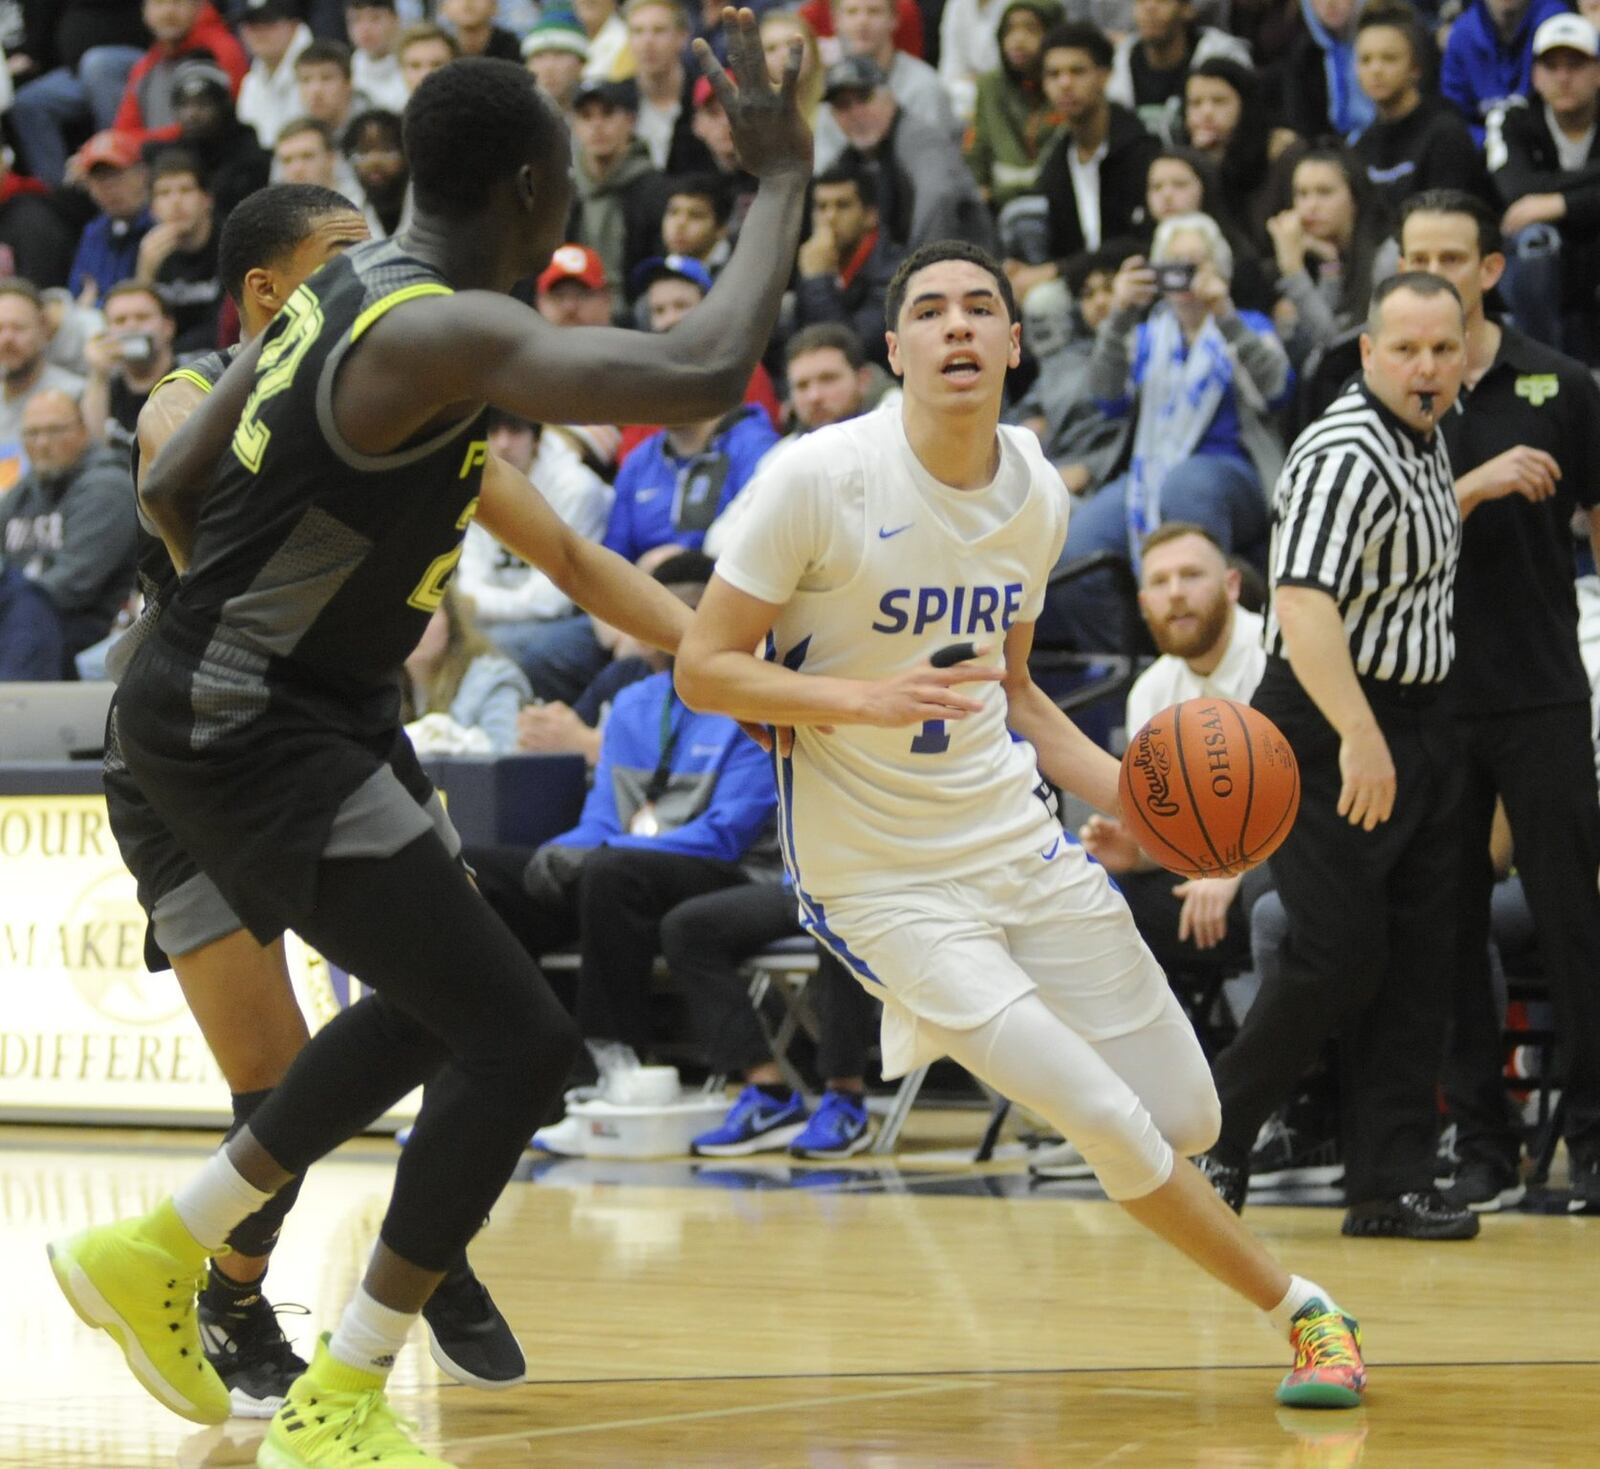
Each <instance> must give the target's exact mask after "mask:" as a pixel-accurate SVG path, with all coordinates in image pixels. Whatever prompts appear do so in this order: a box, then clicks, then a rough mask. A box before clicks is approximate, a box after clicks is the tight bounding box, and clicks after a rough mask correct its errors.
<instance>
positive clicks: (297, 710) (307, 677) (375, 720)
mask: <svg viewBox="0 0 1600 1469" xmlns="http://www.w3.org/2000/svg"><path fill="white" fill-rule="evenodd" d="M450 290H451V287H450V285H449V284H448V282H446V281H445V280H444V279H443V278H442V277H441V276H440V275H439V273H438V272H437V271H436V270H434V269H433V268H432V267H431V266H429V265H427V264H425V263H424V262H422V261H420V260H417V259H415V258H414V257H411V256H409V255H407V254H406V253H405V251H404V250H403V249H402V248H401V246H400V245H399V244H398V243H397V242H395V241H392V240H386V241H378V242H374V243H371V244H367V245H363V246H359V247H358V248H356V249H354V250H352V251H350V252H349V253H347V254H345V255H343V256H341V257H339V258H338V259H336V260H334V261H331V262H330V263H329V264H328V265H327V266H325V267H324V268H323V269H322V270H320V271H318V272H317V274H316V275H314V276H313V277H312V278H311V280H310V281H309V282H307V283H306V284H305V285H303V286H301V288H300V289H299V290H298V291H297V292H295V294H294V295H293V296H292V297H291V298H290V299H289V301H288V302H287V303H286V304H285V306H284V308H283V310H282V311H281V312H280V313H279V314H278V316H277V317H276V318H275V319H274V321H273V323H272V325H271V326H270V327H268V329H267V331H266V333H265V338H264V342H263V346H262V352H261V356H260V359H259V362H258V364H257V367H256V377H255V385H254V388H253V391H252V393H251V395H250V398H249V400H248V401H247V403H246V405H245V409H244V412H243V414H242V415H241V417H240V421H239V424H238V427H237V430H236V432H235V434H234V437H233V442H232V445H231V448H230V449H229V451H228V452H227V453H226V454H225V455H224V457H223V462H222V464H221V465H220V466H219V468H218V471H217V478H216V480H215V482H214V485H213V487H212V490H211V493H210V495H209V497H208V498H207V500H206V502H205V504H204V507H203V508H202V510H201V513H200V521H199V524H198V526H197V528H196V534H195V541H194V553H193V556H192V559H191V561H190V565H189V569H188V571H187V572H186V573H185V575H184V577H183V579H182V580H181V581H180V582H179V583H178V584H177V587H176V589H175V591H174V592H173V593H172V594H171V595H170V597H168V598H167V599H166V605H165V608H164V610H163V612H162V614H161V616H160V618H159V621H158V623H157V626H156V628H155V631H154V633H153V635H152V636H151V637H149V638H148V639H147V640H146V641H145V643H144V645H143V646H142V647H141V648H139V650H138V651H137V652H136V653H135V654H134V655H133V659H132V661H131V663H130V664H129V666H128V669H127V671H126V673H125V674H124V676H123V682H122V692H121V695H120V698H119V714H118V724H119V730H120V735H121V742H122V749H123V753H124V757H125V759H126V761H127V765H128V769H129V770H130V772H131V773H132V776H133V777H134V779H135V780H136V781H137V783H138V785H139V788H140V789H141V790H142V791H143V792H144V794H145V795H146V796H147V797H148V799H149V801H150V804H151V806H152V807H153V808H154V809H155V811H156V812H157V814H158V815H159V816H160V818H161V820H162V821H163V822H164V823H165V824H166V825H167V826H168V827H169V828H170V830H171V831H172V833H173V834H174V836H175V837H176V838H177V839H178V841H179V842H180V843H181V845H182V846H183V848H184V849H185V850H186V851H188V852H189V853H191V854H192V855H193V857H194V858H195V860H196V862H197V863H198V864H199V866H200V867H201V868H202V869H203V870H204V872H205V873H206V875H207V876H208V877H210V878H211V879H212V880H213V881H214V882H215V883H216V885H217V887H218V889H219V890H220V891H221V893H222V895H223V896H224V898H225V899H226V900H227V902H228V903H229V905H230V906H231V907H232V908H233V910H234V911H235V912H236V913H237V914H238V915H239V916H240V918H241V919H243V920H244V921H245V923H246V924H247V926H248V927H249V928H250V930H251V931H252V932H253V933H254V934H255V936H256V937H257V938H258V939H260V940H262V941H263V942H265V941H266V940H268V939H270V938H271V937H273V936H274V935H275V934H277V933H279V932H281V931H282V930H283V929H285V928H292V927H295V926H296V924H297V923H298V922H299V921H300V920H301V919H303V918H304V917H305V915H306V914H307V913H308V912H309V910H310V909H311V908H312V906H313V905H314V903H315V892H316V872H317V865H318V863H319V862H320V861H321V860H322V859H324V858H327V857H340V856H365V857H375V856H383V855H386V854H388V853H391V852H394V851H398V850H399V849H400V848H401V847H402V846H403V845H405V844H406V843H407V842H409V841H412V840H415V839H417V837H418V836H419V835H421V834H424V833H426V832H428V831H430V830H432V826H431V823H430V820H429V818H428V817H427V815H426V813H425V812H423V810H422V809H421V808H420V807H419V805H418V803H417V800H416V798H415V796H414V795H413V794H410V793H408V790H407V789H406V786H405V782H404V781H403V780H401V779H398V778H397V776H396V773H395V762H394V750H395V746H396V741H397V740H401V741H403V739H404V736H403V735H402V734H401V733H400V728H399V715H400V671H401V665H402V664H403V662H404V660H405V658H406V656H407V655H408V654H409V653H410V652H411V650H412V648H413V647H415V646H416V643H417V641H418V639H419V638H420V637H421V635H422V631H423V629H424V627H425V626H426V624H427V621H428V619H429V617H430V616H431V615H432V614H433V612H434V611H435V609H436V608H437V607H438V606H439V603H440V602H441V601H442V599H443V597H444V590H445V586H446V584H447V583H448V581H449V579H450V576H451V573H452V572H453V571H454V569H455V565H456V562H457V560H458V559H459V557H460V554H461V540H462V537H463V535H464V534H465V532H466V527H467V524H468V522H469V521H470V519H471V517H472V513H473V510H474V508H475V507H476V503H477V496H478V487H479V483H480V481H481V480H482V477H483V466H484V462H485V459H486V458H487V445H486V443H485V440H484V437H483V433H482V422H483V414H482V413H481V412H479V413H477V414H474V415H472V416H470V417H468V418H466V419H462V420H459V421H457V422H454V423H451V424H449V425H448V426H446V427H445V428H443V429H441V430H439V431H436V432H432V433H427V434H423V435H420V436H418V438H417V439H416V440H414V441H413V442H411V443H409V444H405V445H402V446H401V447H400V448H399V449H398V450H397V451H395V452H394V453H391V454H386V455H382V456H369V455H364V454H361V453H358V452H357V451H356V450H355V449H354V448H353V447H352V446H350V445H349V444H347V443H346V442H345V441H344V439H343V438H342V436H341V435H340V433H339V431H338V426H337V424H336V423H335V422H334V417H333V386H334V382H335V380H336V377H337V374H338V372H339V370H340V368H341V366H342V365H343V363H344V362H345V361H346V360H347V359H348V357H349V356H350V354H351V353H354V352H359V351H360V350H361V339H362V337H363V335H364V334H365V333H366V331H367V330H368V329H369V328H370V327H371V326H372V324H373V323H374V322H376V321H378V320H379V319H380V318H381V317H382V316H383V315H384V313H385V312H387V311H389V310H391V309H392V308H394V307H395V306H398V305H400V304H402V303H403V302H406V301H410V300H413V299H415V298H417V297H419V296H425V295H444V294H448V293H449V292H450ZM412 763H414V758H413V761H412Z"/></svg>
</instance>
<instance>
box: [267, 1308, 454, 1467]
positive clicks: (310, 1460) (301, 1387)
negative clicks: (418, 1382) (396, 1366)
mask: <svg viewBox="0 0 1600 1469" xmlns="http://www.w3.org/2000/svg"><path fill="white" fill-rule="evenodd" d="M383 1387H384V1379H383V1378H381V1377H379V1376H378V1375H377V1374H376V1373H373V1372H362V1371H361V1370H360V1369H359V1368H356V1367H347V1366H346V1365H345V1364H344V1363H343V1362H336V1361H335V1360H334V1359H333V1358H332V1357H331V1356H330V1355H329V1354H328V1337H327V1334H326V1333H324V1334H323V1337H322V1340H321V1341H319V1342H318V1343H317V1350H316V1354H315V1355H314V1356H313V1357H312V1359H311V1365H310V1366H309V1367H308V1368H306V1370H305V1373H304V1374H303V1375H302V1376H301V1377H299V1378H297V1379H296V1381H295V1384H294V1386H293V1387H291V1388H290V1389H289V1396H288V1397H287V1398H286V1399H285V1400H284V1404H283V1406H282V1407H281V1408H279V1409H278V1411H277V1413H276V1414H274V1415H273V1419H272V1423H271V1425H270V1426H269V1427H268V1429H267V1436H266V1438H264V1439H263V1440H262V1442H261V1447H260V1448H259V1449H258V1450H257V1451H256V1466H257V1469H371V1466H372V1465H374V1464H378V1465H381V1466H382V1469H453V1466H452V1465H450V1464H447V1463H446V1462H445V1461H444V1460H443V1459H436V1458H434V1457H433V1455H432V1454H427V1453H424V1452H423V1451H422V1450H421V1449H419V1448H418V1447H417V1446H416V1444H414V1443H413V1442H412V1441H411V1438H410V1435H409V1434H408V1433H407V1432H406V1430H407V1428H409V1427H412V1426H413V1425H411V1424H408V1423H406V1422H405V1421H404V1420H403V1419H401V1418H398V1417H396V1416H395V1413H394V1410H393V1409H392V1408H390V1406H389V1402H388V1399H387V1398H385V1397H384V1395H383Z"/></svg>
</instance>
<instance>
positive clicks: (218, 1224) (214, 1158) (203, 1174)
mask: <svg viewBox="0 0 1600 1469" xmlns="http://www.w3.org/2000/svg"><path fill="white" fill-rule="evenodd" d="M271 1198H272V1195H271V1194H269V1193H263V1192H262V1191H261V1190H260V1189H258V1188H256V1187H255V1186H254V1185H253V1184H250V1183H248V1182H246V1181H245V1179H244V1177H243V1175H242V1174H241V1173H240V1172H239V1170H238V1169H237V1168H235V1167H234V1166H233V1164H232V1163H231V1162H229V1161H228V1154H227V1151H226V1149H223V1148H218V1149H217V1151H216V1152H215V1153H213V1154H212V1155H211V1158H210V1160H209V1161H208V1162H207V1163H206V1165H205V1167H203V1168H202V1169H201V1170H200V1171H199V1172H198V1173H197V1174H195V1176H194V1177H193V1178H191V1179H190V1180H189V1181H188V1183H186V1184H184V1185H183V1186H182V1187H181V1188H180V1189H178V1191H177V1192H176V1193H174V1194H173V1196H172V1202H173V1205H174V1207H176V1209H177V1211H178V1217H179V1218H180V1219H181V1220H183V1223H184V1228H186V1229H187V1230H188V1231H189V1233H190V1234H192V1235H193V1236H194V1237H195V1238H196V1239H197V1240H199V1242H200V1243H201V1244H203V1245H204V1246H205V1247H206V1248H207V1249H208V1250H212V1251H216V1250H220V1249H221V1248H222V1247H223V1245H225V1244H226V1243H227V1242H228V1236H229V1235H230V1234H232V1233H233V1231H234V1230H235V1229H236V1228H237V1227H238V1226H239V1225H241V1224H243V1223H244V1221H245V1220H246V1219H248V1218H249V1217H250V1216H251V1215H252V1214H254V1213H255V1212H256V1210H257V1209H259V1208H261V1207H262V1205H264V1204H265V1203H266V1202H267V1201H268V1200H269V1199H271Z"/></svg>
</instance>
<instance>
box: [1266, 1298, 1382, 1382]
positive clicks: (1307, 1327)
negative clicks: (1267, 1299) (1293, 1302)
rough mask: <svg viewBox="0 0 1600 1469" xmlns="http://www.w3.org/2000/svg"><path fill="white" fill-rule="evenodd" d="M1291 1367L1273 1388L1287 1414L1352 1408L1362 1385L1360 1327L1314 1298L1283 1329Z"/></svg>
mask: <svg viewBox="0 0 1600 1469" xmlns="http://www.w3.org/2000/svg"><path fill="white" fill-rule="evenodd" d="M1289 1344H1290V1345H1291V1346H1292V1347H1293V1348H1294V1367H1293V1369H1292V1370H1291V1371H1290V1372H1289V1374H1288V1375H1287V1376H1286V1377H1285V1378H1284V1379H1283V1381H1282V1382H1280V1383H1279V1384H1278V1401H1279V1402H1280V1403H1282V1404H1283V1405H1284V1406H1285V1407H1287V1408H1355V1407H1359V1406H1360V1404H1361V1394H1362V1391H1363V1390H1364V1389H1365V1387H1366V1385H1367V1368H1366V1364H1365V1363H1364V1362H1363V1361H1362V1360H1361V1327H1360V1326H1359V1325H1358V1324H1357V1323H1356V1319H1355V1317H1353V1316H1346V1315H1345V1314H1344V1312H1342V1311H1340V1310H1337V1309H1335V1308H1334V1307H1332V1306H1329V1305H1328V1303H1327V1302H1326V1301H1324V1300H1322V1299H1321V1298H1320V1297H1318V1298H1316V1299H1314V1300H1310V1301H1307V1302H1306V1304H1305V1305H1304V1306H1302V1307H1301V1308H1300V1310H1299V1311H1298V1312H1297V1313H1296V1315H1295V1318H1294V1320H1293V1321H1291V1322H1290V1323H1289Z"/></svg>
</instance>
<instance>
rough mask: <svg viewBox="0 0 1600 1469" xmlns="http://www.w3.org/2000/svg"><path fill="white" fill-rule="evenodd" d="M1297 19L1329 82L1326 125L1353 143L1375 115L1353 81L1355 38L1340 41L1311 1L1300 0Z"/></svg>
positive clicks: (1376, 111)
mask: <svg viewBox="0 0 1600 1469" xmlns="http://www.w3.org/2000/svg"><path fill="white" fill-rule="evenodd" d="M1479 3H1480V4H1481V3H1482V0H1479ZM1300 15H1301V18H1302V19H1303V20H1304V21H1305V23H1306V29H1307V30H1308V31H1310V32H1311V39H1312V40H1313V41H1315V42H1316V43H1317V45H1318V46H1319V47H1321V49H1322V69H1323V71H1324V73H1326V75H1327V79H1328V121H1329V122H1331V123H1332V124H1333V130H1334V132H1336V133H1338V134H1339V136H1340V137H1342V138H1343V139H1344V140H1345V142H1347V143H1350V142H1354V141H1355V139H1356V137H1357V135H1358V134H1360V133H1361V132H1363V131H1365V130H1366V129H1367V128H1368V127H1370V126H1371V124H1372V119H1373V118H1375V117H1376V116H1377V115H1378V109H1377V108H1376V107H1374V106H1373V105H1372V99H1371V98H1370V97H1369V96H1367V94H1366V93H1365V92H1363V91H1362V90H1361V86H1360V84H1359V83H1358V82H1357V81H1356V42H1355V34H1354V32H1352V33H1351V35H1350V38H1349V39H1348V40H1343V41H1341V40H1339V39H1338V38H1337V37H1336V36H1334V35H1333V34H1332V33H1331V32H1330V31H1329V30H1328V28H1327V26H1325V25H1323V23H1322V22H1321V21H1320V20H1318V19H1317V13H1316V11H1315V10H1313V9H1312V8H1311V0H1300Z"/></svg>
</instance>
